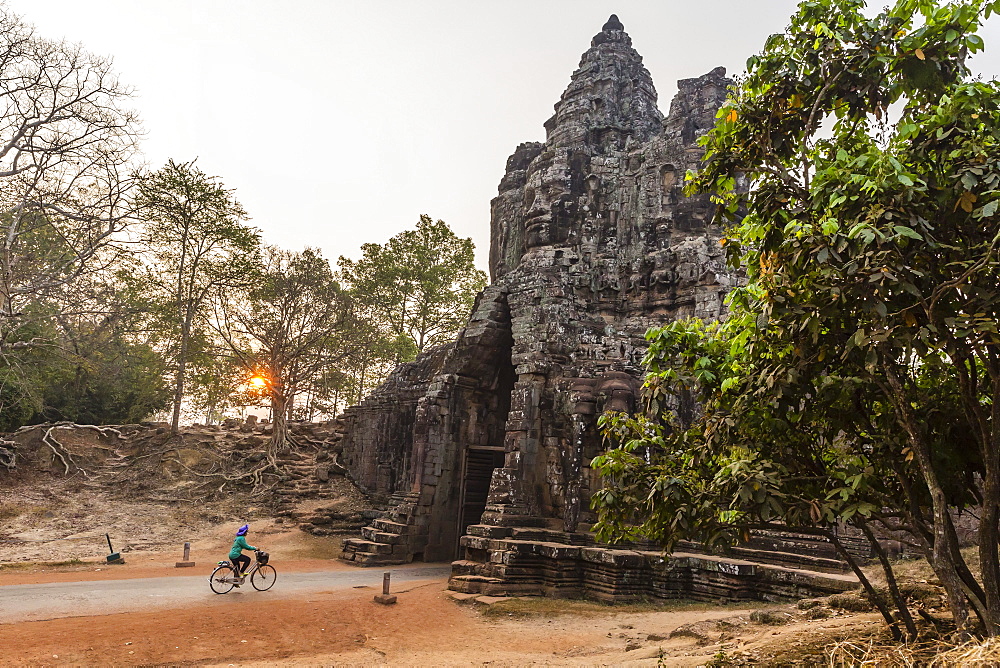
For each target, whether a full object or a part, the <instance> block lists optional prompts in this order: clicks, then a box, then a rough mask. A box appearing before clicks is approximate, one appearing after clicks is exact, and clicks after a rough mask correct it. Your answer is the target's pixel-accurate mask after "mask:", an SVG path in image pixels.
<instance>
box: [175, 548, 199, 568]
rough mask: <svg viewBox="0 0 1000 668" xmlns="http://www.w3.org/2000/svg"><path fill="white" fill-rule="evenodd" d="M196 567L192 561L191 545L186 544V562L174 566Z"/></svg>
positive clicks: (179, 562)
mask: <svg viewBox="0 0 1000 668" xmlns="http://www.w3.org/2000/svg"><path fill="white" fill-rule="evenodd" d="M192 566H194V562H193V561H191V543H184V561H178V562H177V563H176V564H174V568H190V567H192Z"/></svg>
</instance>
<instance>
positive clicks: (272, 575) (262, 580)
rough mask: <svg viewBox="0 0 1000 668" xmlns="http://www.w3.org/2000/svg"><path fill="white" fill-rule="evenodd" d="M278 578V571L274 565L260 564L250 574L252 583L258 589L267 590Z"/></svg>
mask: <svg viewBox="0 0 1000 668" xmlns="http://www.w3.org/2000/svg"><path fill="white" fill-rule="evenodd" d="M277 579H278V572H277V571H276V570H274V566H268V565H264V566H258V567H257V570H255V571H254V572H253V575H251V576H250V584H252V585H253V588H254V589H256V590H257V591H267V590H268V589H270V588H271V587H273V586H274V581H275V580H277Z"/></svg>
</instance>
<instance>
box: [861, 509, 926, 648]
mask: <svg viewBox="0 0 1000 668" xmlns="http://www.w3.org/2000/svg"><path fill="white" fill-rule="evenodd" d="M857 526H858V527H860V528H861V530H862V531H863V532H864V534H865V538H867V539H868V542H870V543H871V544H872V549H874V550H875V554H876V555H877V556H878V561H879V563H880V564H881V565H882V572H883V573H884V574H885V584H886V587H888V589H889V595H890V596H892V600H893V603H895V604H896V609H897V610H898V611H899V615H900V618H901V619H902V620H903V625H904V626H905V627H906V636H907V638H906V639H907V640H908V641H912V640H916V639H917V625H916V624H915V623H914V621H913V615H911V614H910V609H909V608H908V607H907V606H906V599H904V598H903V595H902V594H901V593H900V592H899V585H898V583H897V582H896V574H895V573H894V572H893V570H892V564H891V563H889V557H888V555H887V554H886V553H885V550H884V549H882V545H881V543H879V542H878V538H876V537H875V534H874V533H873V532H872V530H871V527H869V526H868V523H867V522H865V521H864V520H859V521H858V523H857Z"/></svg>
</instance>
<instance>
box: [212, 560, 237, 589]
mask: <svg viewBox="0 0 1000 668" xmlns="http://www.w3.org/2000/svg"><path fill="white" fill-rule="evenodd" d="M235 578H236V571H234V570H233V569H232V567H231V566H219V567H218V568H216V569H215V570H214V571H212V575H211V576H210V577H209V578H208V585H209V586H210V587H211V588H212V591H214V592H215V593H216V594H228V593H229V592H230V591H232V589H233V587H235V586H236V582H235Z"/></svg>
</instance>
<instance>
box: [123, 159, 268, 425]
mask: <svg viewBox="0 0 1000 668" xmlns="http://www.w3.org/2000/svg"><path fill="white" fill-rule="evenodd" d="M137 205H138V207H139V211H140V213H141V215H142V217H143V219H144V221H145V226H144V230H143V237H142V244H143V247H144V248H145V249H148V253H149V258H150V264H149V266H148V268H147V271H146V272H145V274H144V276H143V283H144V284H145V285H146V286H148V289H149V291H150V293H151V294H153V295H155V298H154V299H155V300H156V301H158V302H159V305H160V312H161V314H162V318H163V327H164V330H165V331H166V332H169V333H170V339H171V340H172V349H171V357H172V359H173V362H174V374H173V375H174V401H173V413H172V417H171V428H172V430H173V431H174V433H176V432H177V429H178V427H179V425H180V412H181V404H182V402H183V401H184V397H185V378H186V373H187V368H188V364H189V363H190V361H191V358H192V356H193V355H194V354H195V353H196V352H198V351H196V350H193V349H192V343H193V342H194V341H195V340H196V339H197V338H198V335H199V330H204V329H205V328H206V327H207V324H206V314H207V312H208V309H207V308H206V305H207V300H208V297H209V295H211V294H212V293H213V292H215V291H217V290H219V289H234V288H237V287H240V286H242V285H245V284H246V282H247V281H248V280H249V278H250V276H251V275H252V272H253V270H254V267H255V265H256V257H257V253H258V248H259V245H260V237H259V235H258V233H257V231H256V230H254V229H253V228H251V227H248V226H247V225H246V224H245V221H246V218H247V214H246V212H245V211H244V210H243V207H242V206H241V205H240V203H239V202H238V201H236V199H235V197H234V196H233V191H231V190H228V189H227V188H226V187H225V186H224V185H223V184H222V182H221V181H220V180H219V179H218V178H217V177H212V176H208V175H207V174H205V173H204V172H202V171H201V170H200V169H198V168H197V167H196V166H195V165H194V163H193V162H185V163H176V162H174V161H173V160H170V161H168V162H167V164H166V165H165V166H164V167H163V168H161V169H160V170H158V171H156V172H153V173H151V174H148V175H146V176H145V177H143V178H142V180H141V181H140V183H139V193H138V197H137Z"/></svg>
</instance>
